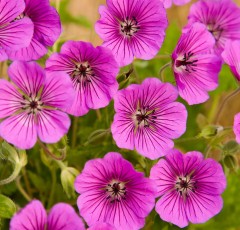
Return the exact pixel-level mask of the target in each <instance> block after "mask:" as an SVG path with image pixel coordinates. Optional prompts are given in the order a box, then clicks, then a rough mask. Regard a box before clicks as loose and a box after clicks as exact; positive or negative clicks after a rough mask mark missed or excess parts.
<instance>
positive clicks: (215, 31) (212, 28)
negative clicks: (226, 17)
mask: <svg viewBox="0 0 240 230" xmlns="http://www.w3.org/2000/svg"><path fill="white" fill-rule="evenodd" d="M216 25H217V24H216V23H212V24H211V23H210V24H208V25H207V29H208V31H209V32H210V33H211V34H212V35H213V37H214V38H215V41H216V42H217V41H218V40H219V39H220V37H221V35H222V32H223V29H222V28H221V27H220V26H219V25H217V26H216Z"/></svg>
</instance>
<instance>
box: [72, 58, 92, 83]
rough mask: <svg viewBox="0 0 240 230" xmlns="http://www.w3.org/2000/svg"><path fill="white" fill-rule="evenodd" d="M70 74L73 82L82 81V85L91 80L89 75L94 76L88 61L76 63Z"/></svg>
mask: <svg viewBox="0 0 240 230" xmlns="http://www.w3.org/2000/svg"><path fill="white" fill-rule="evenodd" d="M70 75H71V77H72V80H73V83H74V84H77V83H83V84H84V86H86V84H87V83H90V82H91V77H94V76H95V74H94V72H93V70H92V68H91V67H90V65H89V63H88V62H84V63H77V64H76V65H75V68H74V70H73V71H72V73H71V74H70Z"/></svg>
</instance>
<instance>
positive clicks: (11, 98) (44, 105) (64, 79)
mask: <svg viewBox="0 0 240 230" xmlns="http://www.w3.org/2000/svg"><path fill="white" fill-rule="evenodd" d="M8 74H9V76H10V78H11V80H12V81H13V83H14V84H15V85H16V87H15V86H14V85H13V84H11V83H9V82H8V81H6V80H0V118H1V119H2V118H4V120H3V121H2V122H1V124H0V136H1V137H2V138H4V139H5V140H6V141H8V142H10V143H12V144H14V145H15V146H17V147H18V148H20V149H29V148H32V147H33V146H34V144H35V143H36V141H37V137H39V138H40V140H41V141H43V142H46V143H55V142H57V141H59V140H60V139H61V137H63V135H64V134H66V133H67V131H68V129H69V127H70V118H69V117H68V115H67V114H66V113H64V112H62V111H60V110H63V111H65V109H66V107H67V106H68V105H69V103H72V100H73V94H74V92H73V87H72V83H71V81H70V79H69V77H68V76H67V74H65V73H47V74H45V72H44V70H43V69H42V68H41V67H40V66H39V65H38V64H36V63H33V62H32V63H25V62H18V61H16V62H14V63H13V64H12V65H11V66H10V67H9V69H8ZM59 109H60V110H59Z"/></svg>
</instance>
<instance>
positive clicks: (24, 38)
mask: <svg viewBox="0 0 240 230" xmlns="http://www.w3.org/2000/svg"><path fill="white" fill-rule="evenodd" d="M24 8H25V3H24V0H1V1H0V9H1V12H0V62H1V61H4V60H7V59H8V56H7V54H6V52H8V51H12V50H14V51H15V50H19V49H21V48H23V47H26V46H28V45H29V43H30V41H31V39H32V36H33V23H32V22H31V20H30V19H29V18H24V19H23V20H21V21H18V20H15V19H16V18H17V17H18V15H19V14H21V13H22V11H23V10H24Z"/></svg>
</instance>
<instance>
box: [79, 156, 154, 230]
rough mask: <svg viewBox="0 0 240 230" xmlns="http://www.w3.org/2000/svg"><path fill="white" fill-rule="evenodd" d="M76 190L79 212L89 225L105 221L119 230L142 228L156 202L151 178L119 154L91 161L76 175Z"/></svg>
mask: <svg viewBox="0 0 240 230" xmlns="http://www.w3.org/2000/svg"><path fill="white" fill-rule="evenodd" d="M75 189H76V191H77V192H78V193H80V194H81V195H80V196H79V198H78V201H77V205H78V208H79V210H80V214H81V216H82V217H83V218H84V219H85V221H86V222H87V224H88V225H89V226H90V227H92V226H94V225H95V224H97V223H99V222H105V223H109V224H110V225H113V226H114V227H115V228H116V229H118V230H137V229H140V228H142V227H143V226H144V221H145V217H146V216H147V215H148V214H149V213H150V212H151V210H152V209H153V207H154V204H155V188H154V184H153V183H152V181H150V180H149V179H148V178H145V177H144V175H143V173H140V172H137V171H135V170H134V168H133V166H132V164H131V163H130V162H128V161H127V160H125V159H123V158H122V156H121V155H120V154H119V153H113V152H111V153H108V154H107V155H106V156H105V157H104V158H103V159H94V160H90V161H88V162H87V163H86V164H85V167H84V169H83V171H82V173H81V174H80V175H79V176H78V177H77V178H76V181H75Z"/></svg>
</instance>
